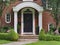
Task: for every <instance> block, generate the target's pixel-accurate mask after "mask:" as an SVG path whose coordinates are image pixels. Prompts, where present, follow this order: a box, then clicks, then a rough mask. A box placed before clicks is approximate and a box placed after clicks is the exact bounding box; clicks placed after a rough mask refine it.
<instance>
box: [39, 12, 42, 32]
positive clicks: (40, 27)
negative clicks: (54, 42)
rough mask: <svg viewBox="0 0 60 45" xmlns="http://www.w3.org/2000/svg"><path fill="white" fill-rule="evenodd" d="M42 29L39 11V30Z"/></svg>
mask: <svg viewBox="0 0 60 45" xmlns="http://www.w3.org/2000/svg"><path fill="white" fill-rule="evenodd" d="M41 29H42V12H39V32H40V31H41Z"/></svg>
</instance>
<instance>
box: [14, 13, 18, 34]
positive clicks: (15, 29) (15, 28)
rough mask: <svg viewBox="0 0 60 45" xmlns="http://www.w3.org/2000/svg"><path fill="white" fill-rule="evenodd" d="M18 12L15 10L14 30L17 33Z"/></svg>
mask: <svg viewBox="0 0 60 45" xmlns="http://www.w3.org/2000/svg"><path fill="white" fill-rule="evenodd" d="M17 24H18V21H17V12H14V31H15V32H16V33H17Z"/></svg>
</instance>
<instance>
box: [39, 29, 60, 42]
mask: <svg viewBox="0 0 60 45" xmlns="http://www.w3.org/2000/svg"><path fill="white" fill-rule="evenodd" d="M39 40H43V41H60V36H59V35H51V34H45V32H44V29H41V31H40V33H39Z"/></svg>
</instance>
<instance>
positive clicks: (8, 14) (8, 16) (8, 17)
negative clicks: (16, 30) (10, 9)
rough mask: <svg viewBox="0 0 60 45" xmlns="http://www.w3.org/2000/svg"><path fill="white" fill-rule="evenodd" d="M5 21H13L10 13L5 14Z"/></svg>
mask: <svg viewBox="0 0 60 45" xmlns="http://www.w3.org/2000/svg"><path fill="white" fill-rule="evenodd" d="M5 22H6V23H10V22H11V15H10V13H7V14H6V15H5Z"/></svg>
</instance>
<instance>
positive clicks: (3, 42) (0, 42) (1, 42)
mask: <svg viewBox="0 0 60 45" xmlns="http://www.w3.org/2000/svg"><path fill="white" fill-rule="evenodd" d="M10 42H11V41H7V40H0V44H6V43H10Z"/></svg>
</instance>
